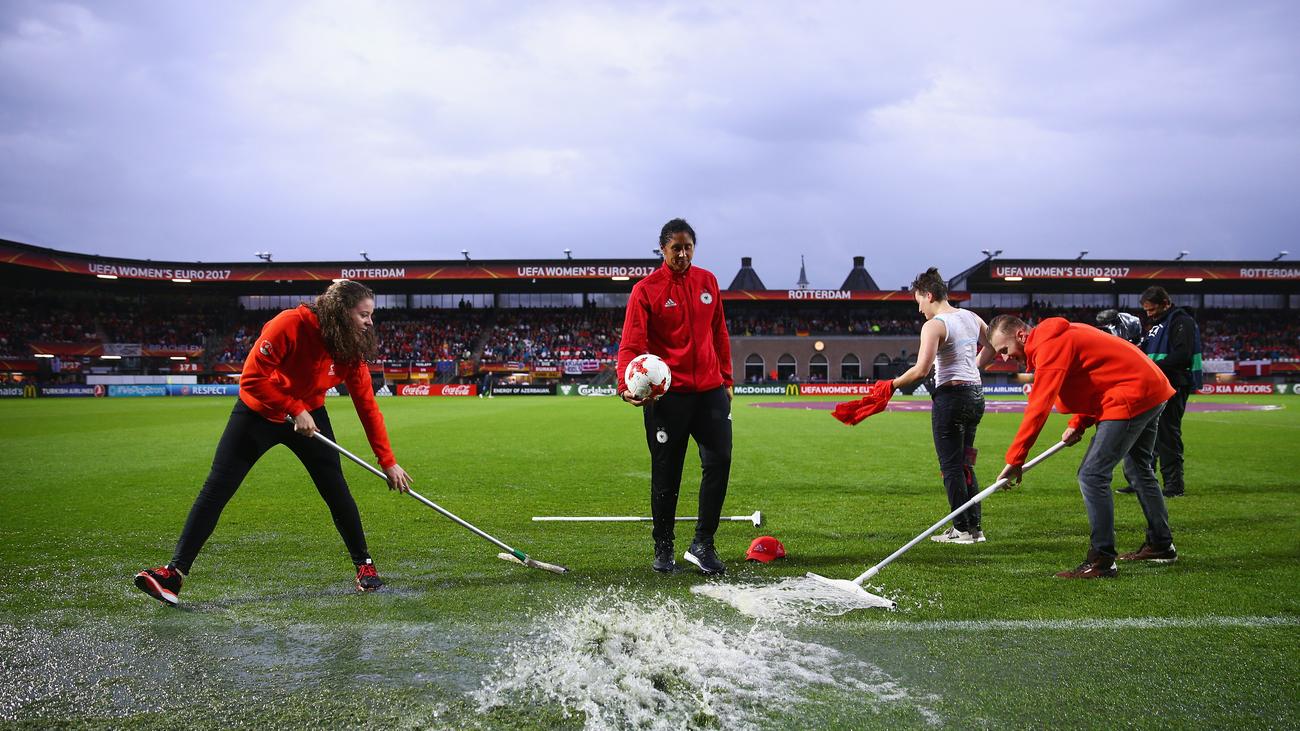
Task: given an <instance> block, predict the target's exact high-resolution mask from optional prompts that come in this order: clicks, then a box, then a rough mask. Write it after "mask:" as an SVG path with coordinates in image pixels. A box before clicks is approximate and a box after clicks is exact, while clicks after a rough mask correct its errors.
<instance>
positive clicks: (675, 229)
mask: <svg viewBox="0 0 1300 731" xmlns="http://www.w3.org/2000/svg"><path fill="white" fill-rule="evenodd" d="M674 234H689V235H690V237H691V243H692V244H693V243H695V229H693V228H691V224H689V223H687V222H686V219H685V218H674V219H673V220H671V221H669V222H668V223H665V224H664V227H663V228H661V229H659V248H661V249H662V248H663V247H664V244H667V243H668V242H669V241H670V240H671V239H672V237H673V235H674Z"/></svg>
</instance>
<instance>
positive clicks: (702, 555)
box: [682, 540, 727, 575]
mask: <svg viewBox="0 0 1300 731" xmlns="http://www.w3.org/2000/svg"><path fill="white" fill-rule="evenodd" d="M682 558H684V559H686V560H687V561H689V562H690V563H693V564H695V567H696V568H698V569H699V570H700V572H701V573H704V574H709V575H714V574H717V575H722V574H725V573H727V567H726V565H725V564H723V563H722V559H720V558H718V552H717V551H715V550H713V542H712V541H709V542H707V543H706V542H704V541H699V540H696V541H691V547H690V548H688V549H686V553H683V554H682Z"/></svg>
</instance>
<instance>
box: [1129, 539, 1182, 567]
mask: <svg viewBox="0 0 1300 731" xmlns="http://www.w3.org/2000/svg"><path fill="white" fill-rule="evenodd" d="M1119 560H1121V561H1150V562H1151V563H1173V562H1175V561H1177V560H1178V551H1177V550H1175V549H1174V544H1172V543H1170V544H1169V547H1168V548H1152V547H1151V544H1150V543H1147V542H1145V541H1143V542H1142V547H1141V548H1139V549H1138V550H1136V551H1133V552H1132V553H1122V554H1120V556H1119Z"/></svg>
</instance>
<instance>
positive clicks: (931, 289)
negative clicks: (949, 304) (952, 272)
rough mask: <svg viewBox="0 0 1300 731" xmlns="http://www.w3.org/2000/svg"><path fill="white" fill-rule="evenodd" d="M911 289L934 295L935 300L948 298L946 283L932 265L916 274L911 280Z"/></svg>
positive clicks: (939, 300) (940, 300)
mask: <svg viewBox="0 0 1300 731" xmlns="http://www.w3.org/2000/svg"><path fill="white" fill-rule="evenodd" d="M912 291H913V292H924V293H926V294H928V295H930V296H931V297H934V301H935V302H942V301H944V300H946V299H948V283H947V282H945V281H943V277H941V276H939V270H938V269H936V268H934V267H930V268H929V269H926V270H925V271H924V272H922V273H920V274H918V275H916V279H913V280H912Z"/></svg>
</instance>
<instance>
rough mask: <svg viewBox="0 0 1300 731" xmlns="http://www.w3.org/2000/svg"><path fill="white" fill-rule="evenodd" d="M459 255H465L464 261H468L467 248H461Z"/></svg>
mask: <svg viewBox="0 0 1300 731" xmlns="http://www.w3.org/2000/svg"><path fill="white" fill-rule="evenodd" d="M460 255H461V256H463V257H465V261H469V249H461V250H460Z"/></svg>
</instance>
